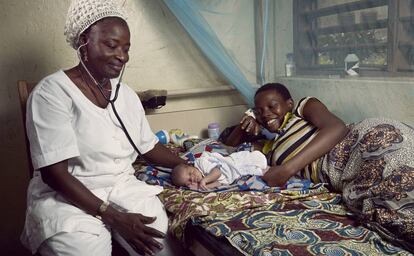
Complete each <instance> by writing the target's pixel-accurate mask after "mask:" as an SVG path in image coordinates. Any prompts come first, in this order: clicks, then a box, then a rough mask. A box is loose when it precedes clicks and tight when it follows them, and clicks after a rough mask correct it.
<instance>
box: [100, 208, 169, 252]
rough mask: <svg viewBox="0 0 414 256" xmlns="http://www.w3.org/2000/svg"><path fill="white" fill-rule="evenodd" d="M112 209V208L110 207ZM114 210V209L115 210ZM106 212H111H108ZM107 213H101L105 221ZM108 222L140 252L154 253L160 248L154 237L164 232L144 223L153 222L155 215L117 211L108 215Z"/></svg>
mask: <svg viewBox="0 0 414 256" xmlns="http://www.w3.org/2000/svg"><path fill="white" fill-rule="evenodd" d="M112 209H113V208H112ZM115 211H116V210H115ZM108 214H111V213H109V212H108ZM106 217H107V213H106V212H104V213H103V214H102V219H103V220H104V221H105V218H106ZM108 218H110V221H108V224H109V225H110V226H111V227H112V228H113V229H115V230H116V231H117V232H118V233H119V234H120V235H121V236H122V237H123V238H124V239H125V240H126V241H127V242H128V243H129V244H130V245H131V246H132V248H134V249H135V250H136V251H137V252H138V253H140V254H146V255H154V254H155V253H157V252H158V251H160V250H162V248H163V246H162V244H161V243H159V242H158V241H156V240H155V239H154V238H164V237H165V234H164V233H162V232H160V231H158V230H156V229H154V228H151V227H148V226H146V224H150V223H153V222H154V221H155V219H156V218H155V217H148V216H144V215H142V214H139V213H123V212H117V213H116V214H113V212H112V216H111V217H108Z"/></svg>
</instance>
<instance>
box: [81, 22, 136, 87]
mask: <svg viewBox="0 0 414 256" xmlns="http://www.w3.org/2000/svg"><path fill="white" fill-rule="evenodd" d="M81 40H83V41H87V42H88V44H87V45H86V46H85V47H86V55H87V58H88V61H86V62H85V64H86V66H87V67H88V69H89V70H90V72H91V73H92V74H93V75H94V77H96V78H97V80H98V81H102V80H103V79H108V78H109V79H111V78H116V77H118V76H119V75H120V72H121V70H122V67H123V66H124V65H125V64H126V63H127V62H128V60H129V54H128V51H129V48H130V46H131V43H130V32H129V28H128V25H127V24H126V22H125V21H124V20H123V19H120V18H116V17H108V18H104V19H102V20H100V21H98V22H97V23H96V24H94V25H92V26H91V27H90V28H89V29H88V31H87V32H86V33H85V35H84V36H83V37H81ZM81 43H82V42H81Z"/></svg>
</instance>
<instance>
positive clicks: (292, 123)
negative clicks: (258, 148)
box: [267, 97, 324, 183]
mask: <svg viewBox="0 0 414 256" xmlns="http://www.w3.org/2000/svg"><path fill="white" fill-rule="evenodd" d="M310 98H311V97H306V98H302V99H301V100H300V101H299V102H298V104H297V107H296V108H295V110H294V113H293V115H292V116H291V118H290V119H289V121H288V122H287V124H286V126H285V127H284V128H282V130H281V131H280V132H278V134H277V135H276V137H275V139H274V140H273V141H271V142H270V143H271V145H267V147H268V148H271V150H270V151H269V152H268V154H267V155H268V159H269V163H270V164H271V165H272V166H274V165H281V164H283V163H285V162H287V161H289V160H290V159H291V158H293V157H294V156H295V155H296V154H297V153H298V152H300V151H301V150H302V149H303V148H304V147H305V146H306V145H307V144H308V143H309V142H310V141H311V140H312V139H313V138H314V137H315V136H316V134H318V132H319V130H318V128H317V127H315V126H314V125H313V124H311V123H310V122H308V121H306V120H305V119H304V118H303V107H304V106H305V104H306V102H307V101H308V100H309V99H310ZM319 161H320V159H317V160H315V161H313V162H312V163H310V164H309V165H307V166H306V167H305V168H304V169H303V170H301V171H300V172H298V173H297V174H296V177H298V178H301V179H310V180H312V182H315V183H318V182H324V179H323V177H322V175H321V173H320V172H319V171H318V169H319V168H318V163H319Z"/></svg>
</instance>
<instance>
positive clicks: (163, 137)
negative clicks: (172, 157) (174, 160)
mask: <svg viewBox="0 0 414 256" xmlns="http://www.w3.org/2000/svg"><path fill="white" fill-rule="evenodd" d="M155 135H156V136H157V137H158V140H159V141H160V143H161V144H167V143H168V142H170V136H169V135H168V132H167V131H166V130H160V131H158V132H157V133H155Z"/></svg>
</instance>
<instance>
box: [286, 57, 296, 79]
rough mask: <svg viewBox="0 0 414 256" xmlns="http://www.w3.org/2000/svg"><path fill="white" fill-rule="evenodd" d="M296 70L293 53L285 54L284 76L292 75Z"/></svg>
mask: <svg viewBox="0 0 414 256" xmlns="http://www.w3.org/2000/svg"><path fill="white" fill-rule="evenodd" d="M295 72H296V66H295V62H294V61H293V53H288V54H286V64H285V73H286V76H294V75H295Z"/></svg>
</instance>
